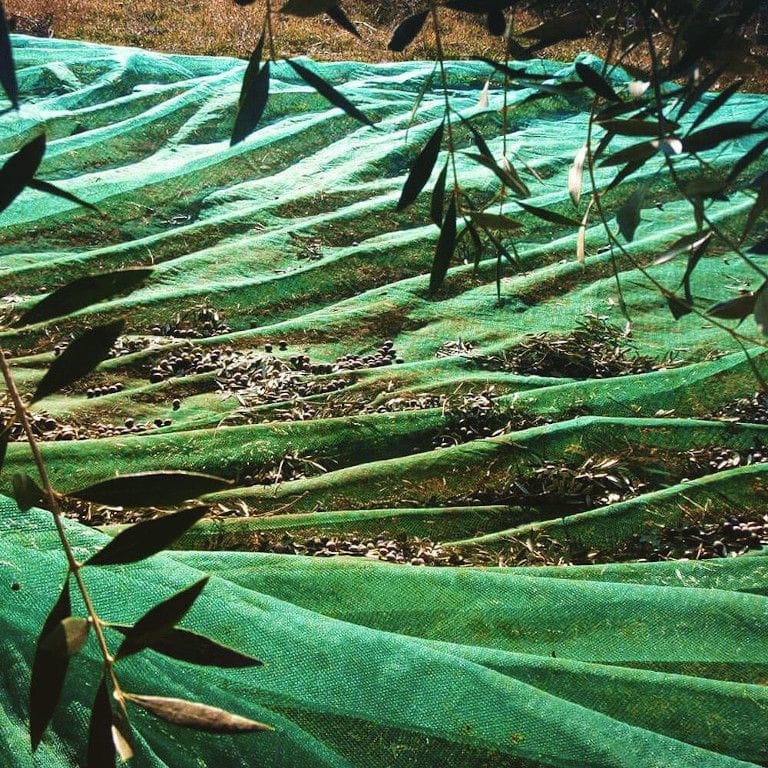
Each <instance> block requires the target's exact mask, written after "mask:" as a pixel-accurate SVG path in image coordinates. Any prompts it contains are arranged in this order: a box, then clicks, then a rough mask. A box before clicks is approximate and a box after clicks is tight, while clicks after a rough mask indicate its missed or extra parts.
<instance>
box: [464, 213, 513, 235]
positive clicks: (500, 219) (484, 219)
mask: <svg viewBox="0 0 768 768" xmlns="http://www.w3.org/2000/svg"><path fill="white" fill-rule="evenodd" d="M469 215H470V218H471V219H472V221H473V222H474V223H475V224H477V226H479V227H485V228H487V229H495V230H500V231H502V232H512V231H514V230H516V229H520V228H521V227H522V226H523V225H522V223H521V222H519V221H517V220H515V219H513V218H511V217H510V216H503V215H501V214H496V213H486V212H485V211H472V212H471V213H470V214H469Z"/></svg>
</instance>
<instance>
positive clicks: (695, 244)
mask: <svg viewBox="0 0 768 768" xmlns="http://www.w3.org/2000/svg"><path fill="white" fill-rule="evenodd" d="M711 237H712V231H711V230H709V229H706V230H704V231H703V232H694V233H693V234H692V235H684V236H683V237H681V238H679V239H678V240H675V242H674V243H672V245H670V246H669V247H668V248H665V249H664V251H663V252H662V253H661V254H660V255H659V256H658V257H657V258H656V259H655V260H654V262H653V263H654V264H666V262H668V261H671V260H672V259H674V258H675V257H676V256H679V255H680V254H681V253H686V252H688V253H691V252H692V251H694V250H696V249H697V248H700V247H701V246H703V245H705V244H706V243H707V242H708V241H709V240H710V238H711Z"/></svg>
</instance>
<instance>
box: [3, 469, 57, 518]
mask: <svg viewBox="0 0 768 768" xmlns="http://www.w3.org/2000/svg"><path fill="white" fill-rule="evenodd" d="M11 483H12V485H13V498H14V499H16V503H17V504H18V505H19V509H20V510H21V511H22V512H26V511H27V510H28V509H31V508H32V507H40V508H42V509H45V508H46V507H47V506H48V501H47V499H46V498H45V493H44V492H43V489H42V488H41V487H40V486H39V485H38V484H37V483H36V482H35V481H34V480H33V479H32V478H31V477H30V476H29V475H27V474H23V473H21V472H16V473H14V475H13V478H12V479H11Z"/></svg>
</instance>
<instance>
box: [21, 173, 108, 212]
mask: <svg viewBox="0 0 768 768" xmlns="http://www.w3.org/2000/svg"><path fill="white" fill-rule="evenodd" d="M27 186H28V187H29V188H30V189H36V190H37V191H38V192H46V193H47V194H49V195H55V196H56V197H61V198H62V199H64V200H69V202H70V203H77V204H78V205H82V206H84V207H85V208H89V209H90V210H92V211H95V212H96V213H98V212H99V209H98V208H97V207H96V206H95V205H94V204H93V203H89V202H88V201H87V200H83V198H82V197H78V196H77V195H74V194H72V192H67V190H66V189H62V188H61V187H57V186H56V185H55V184H51V183H50V182H49V181H43V180H42V179H30V180H29V182H28V183H27Z"/></svg>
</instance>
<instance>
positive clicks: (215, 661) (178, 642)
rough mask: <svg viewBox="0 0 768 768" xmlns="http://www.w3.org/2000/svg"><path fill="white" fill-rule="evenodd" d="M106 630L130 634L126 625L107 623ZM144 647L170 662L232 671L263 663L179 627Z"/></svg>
mask: <svg viewBox="0 0 768 768" xmlns="http://www.w3.org/2000/svg"><path fill="white" fill-rule="evenodd" d="M109 627H110V628H112V629H115V630H117V631H118V632H122V633H123V634H124V635H126V634H128V632H130V631H131V627H130V625H127V624H109ZM146 647H147V648H151V649H152V650H153V651H156V652H157V653H162V654H163V656H170V657H171V658H172V659H178V660H179V661H187V662H189V663H190V664H199V665H201V666H208V667H226V668H228V669H231V668H240V667H261V666H263V665H264V662H263V661H259V660H258V659H256V658H254V657H253V656H249V655H248V654H245V653H241V652H240V651H237V650H235V649H234V648H230V647H229V646H226V645H222V644H221V643H217V642H216V641H215V640H212V639H211V638H210V637H206V636H205V635H201V634H199V633H197V632H192V631H191V630H189V629H182V628H181V627H172V628H171V629H169V630H167V631H166V632H165V633H164V634H163V635H161V636H159V637H156V638H155V639H154V640H152V642H151V643H149V644H148V645H147V646H146Z"/></svg>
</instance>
